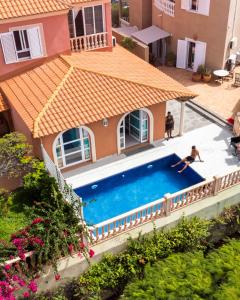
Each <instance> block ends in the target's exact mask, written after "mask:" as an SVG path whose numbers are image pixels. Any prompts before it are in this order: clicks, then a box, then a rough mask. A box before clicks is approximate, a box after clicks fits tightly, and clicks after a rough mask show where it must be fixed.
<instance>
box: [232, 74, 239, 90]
mask: <svg viewBox="0 0 240 300" xmlns="http://www.w3.org/2000/svg"><path fill="white" fill-rule="evenodd" d="M233 85H234V86H236V87H240V73H235V80H234V84H233Z"/></svg>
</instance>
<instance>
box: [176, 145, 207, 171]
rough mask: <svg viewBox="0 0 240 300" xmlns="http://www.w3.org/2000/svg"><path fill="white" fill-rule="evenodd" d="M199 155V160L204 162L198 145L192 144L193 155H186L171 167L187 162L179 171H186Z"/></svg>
mask: <svg viewBox="0 0 240 300" xmlns="http://www.w3.org/2000/svg"><path fill="white" fill-rule="evenodd" d="M197 156H198V158H199V161H201V162H203V160H201V158H200V154H199V151H198V150H197V148H196V146H192V152H191V155H189V156H187V157H185V158H184V159H181V160H180V161H179V162H177V163H176V164H174V165H172V166H171V167H172V168H174V167H176V166H178V165H180V164H181V163H185V165H184V167H183V168H182V169H181V170H180V171H178V173H182V171H184V170H185V169H186V168H187V167H188V166H189V165H190V164H191V163H193V162H194V161H195V159H196V157H197Z"/></svg>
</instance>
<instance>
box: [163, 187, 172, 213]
mask: <svg viewBox="0 0 240 300" xmlns="http://www.w3.org/2000/svg"><path fill="white" fill-rule="evenodd" d="M164 199H165V215H166V217H167V216H169V215H170V214H171V201H172V199H171V194H169V193H167V194H165V195H164Z"/></svg>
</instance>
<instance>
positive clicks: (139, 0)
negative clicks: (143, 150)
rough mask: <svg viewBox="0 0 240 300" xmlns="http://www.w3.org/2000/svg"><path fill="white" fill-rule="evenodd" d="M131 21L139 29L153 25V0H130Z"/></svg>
mask: <svg viewBox="0 0 240 300" xmlns="http://www.w3.org/2000/svg"><path fill="white" fill-rule="evenodd" d="M129 22H130V25H131V26H137V27H138V29H139V30H140V29H144V28H146V27H149V26H151V25H152V0H129Z"/></svg>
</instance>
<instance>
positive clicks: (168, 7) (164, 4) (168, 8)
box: [154, 0, 175, 17]
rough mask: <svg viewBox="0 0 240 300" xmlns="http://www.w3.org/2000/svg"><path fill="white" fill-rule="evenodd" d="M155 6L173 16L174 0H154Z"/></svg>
mask: <svg viewBox="0 0 240 300" xmlns="http://www.w3.org/2000/svg"><path fill="white" fill-rule="evenodd" d="M154 4H155V6H156V7H157V8H158V9H159V10H161V11H163V12H164V13H165V14H166V15H168V16H171V17H174V14H175V1H171V0H155V2H154Z"/></svg>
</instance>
